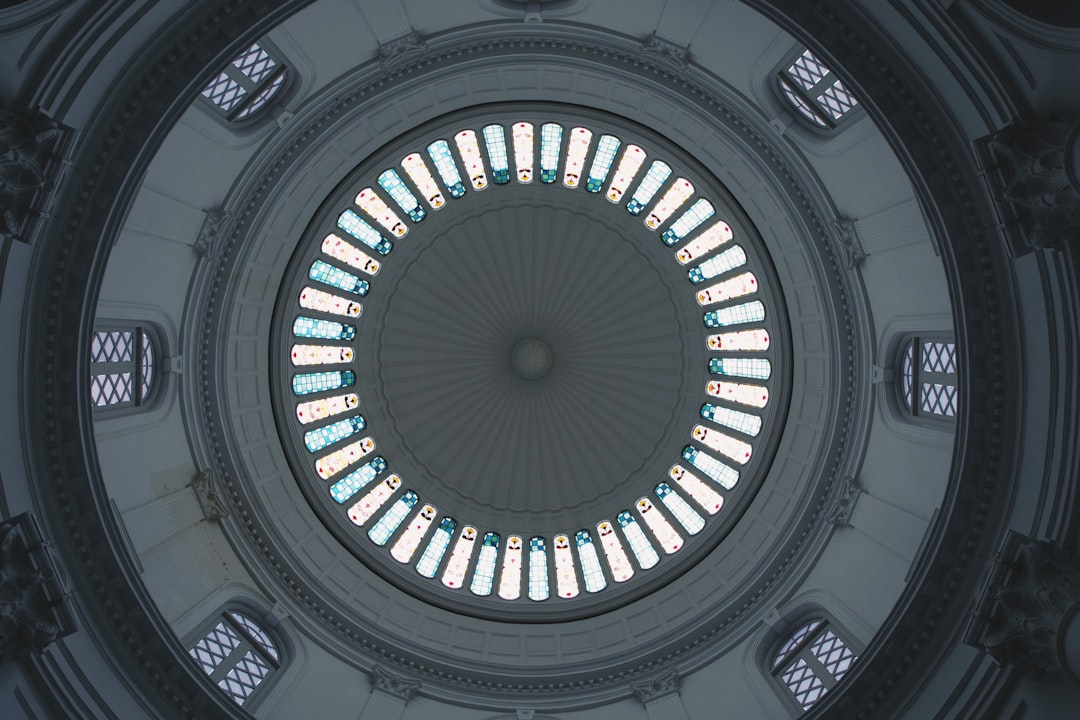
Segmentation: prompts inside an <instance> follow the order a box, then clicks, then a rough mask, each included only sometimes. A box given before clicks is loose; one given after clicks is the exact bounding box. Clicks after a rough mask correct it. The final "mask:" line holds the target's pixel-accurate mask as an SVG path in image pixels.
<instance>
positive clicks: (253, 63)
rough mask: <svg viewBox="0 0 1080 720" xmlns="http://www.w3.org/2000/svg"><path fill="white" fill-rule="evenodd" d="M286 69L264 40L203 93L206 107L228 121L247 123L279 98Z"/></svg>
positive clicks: (284, 80)
mask: <svg viewBox="0 0 1080 720" xmlns="http://www.w3.org/2000/svg"><path fill="white" fill-rule="evenodd" d="M288 76H289V69H288V67H286V65H285V64H284V63H283V62H282V60H281V58H280V55H279V54H278V53H277V52H276V51H275V50H274V49H273V47H272V46H271V45H270V44H269V43H268V42H267V41H266V40H260V41H259V42H257V43H254V44H253V45H252V46H251V47H249V48H248V49H247V50H244V52H242V53H240V55H238V56H237V57H236V58H235V59H233V61H232V62H231V63H229V64H228V65H227V66H226V67H225V69H224V70H222V71H221V72H220V73H219V74H218V76H217V77H216V78H214V79H213V80H212V81H210V84H208V85H207V86H206V87H205V88H203V91H202V98H203V100H204V102H205V104H206V105H207V106H208V107H209V108H211V109H212V110H213V112H214V113H215V114H216V115H218V116H219V117H222V118H224V119H225V120H227V121H228V122H246V121H249V120H251V119H252V118H253V117H255V116H256V115H257V114H258V113H259V112H260V111H262V110H265V109H266V108H267V107H269V105H270V103H271V101H272V100H274V99H275V98H280V97H281V94H282V90H283V89H284V88H285V84H286V81H287V79H288Z"/></svg>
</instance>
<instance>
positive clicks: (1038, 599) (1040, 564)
mask: <svg viewBox="0 0 1080 720" xmlns="http://www.w3.org/2000/svg"><path fill="white" fill-rule="evenodd" d="M1078 603H1080V567H1078V566H1077V564H1076V562H1075V560H1070V559H1069V558H1067V557H1065V555H1064V553H1063V552H1062V551H1060V550H1059V549H1057V548H1055V547H1053V546H1051V545H1050V544H1049V543H1045V542H1036V541H1034V540H1031V539H1030V538H1027V537H1024V536H1023V535H1019V534H1016V533H1013V534H1010V536H1009V537H1008V538H1007V539H1006V541H1005V545H1004V547H1003V548H1002V550H1001V552H1000V553H999V554H998V557H997V560H996V563H995V565H994V567H993V568H992V569H991V573H990V578H989V580H988V581H987V583H986V586H985V588H984V590H983V594H982V598H981V600H980V603H979V606H978V607H977V608H976V610H975V611H974V614H975V619H974V621H973V623H972V627H971V628H970V629H969V631H968V634H967V637H966V638H965V641H966V642H968V644H971V645H975V646H977V647H982V648H983V649H985V650H986V652H987V653H989V654H990V655H992V656H993V657H994V658H995V659H997V660H998V661H999V662H1001V663H1002V664H1008V665H1015V666H1019V667H1023V668H1028V669H1034V670H1037V671H1041V672H1047V673H1056V672H1060V671H1062V670H1064V669H1065V668H1064V665H1063V663H1062V660H1061V655H1060V649H1059V647H1058V632H1059V629H1060V627H1061V624H1062V621H1063V620H1064V618H1065V616H1066V613H1067V612H1068V611H1069V610H1071V609H1072V608H1074V607H1075V606H1076V605H1077V604H1078Z"/></svg>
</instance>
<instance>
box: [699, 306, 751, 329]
mask: <svg viewBox="0 0 1080 720" xmlns="http://www.w3.org/2000/svg"><path fill="white" fill-rule="evenodd" d="M764 319H765V306H764V305H762V304H761V301H760V300H754V301H752V302H748V303H743V304H742V305H732V306H731V307H726V308H720V309H719V310H713V311H712V312H707V313H705V327H711V328H714V327H727V326H728V325H743V324H744V323H753V322H761V321H762V320H764Z"/></svg>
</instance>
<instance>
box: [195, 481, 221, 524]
mask: <svg viewBox="0 0 1080 720" xmlns="http://www.w3.org/2000/svg"><path fill="white" fill-rule="evenodd" d="M191 489H192V490H194V491H195V499H196V500H197V501H198V503H199V507H200V508H201V509H202V512H203V517H205V518H206V519H207V520H222V519H223V518H225V517H227V516H228V514H229V507H228V505H226V504H225V498H224V497H222V495H221V493H219V492H218V489H217V486H216V483H215V482H214V474H213V473H212V472H210V471H209V470H202V471H200V472H199V474H198V475H196V476H195V477H194V478H192V480H191Z"/></svg>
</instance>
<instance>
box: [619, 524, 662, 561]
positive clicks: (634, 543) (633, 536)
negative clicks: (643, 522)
mask: <svg viewBox="0 0 1080 720" xmlns="http://www.w3.org/2000/svg"><path fill="white" fill-rule="evenodd" d="M618 521H619V527H621V528H622V531H623V534H624V535H626V542H628V543H630V551H631V552H632V553H634V557H635V558H637V561H638V565H640V566H641V568H642V569H643V570H648V569H649V568H651V567H653V566H654V565H656V563H658V562H660V555H659V554H657V552H656V549H655V548H653V546H652V543H651V542H649V538H648V537H646V536H645V531H644V530H642V529H641V526H640V525H639V524H638V522H637V520H635V519H634V516H633V515H631V514H630V512H629V511H627V510H623V511H622V512H621V513H619V516H618Z"/></svg>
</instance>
